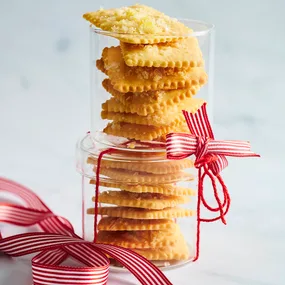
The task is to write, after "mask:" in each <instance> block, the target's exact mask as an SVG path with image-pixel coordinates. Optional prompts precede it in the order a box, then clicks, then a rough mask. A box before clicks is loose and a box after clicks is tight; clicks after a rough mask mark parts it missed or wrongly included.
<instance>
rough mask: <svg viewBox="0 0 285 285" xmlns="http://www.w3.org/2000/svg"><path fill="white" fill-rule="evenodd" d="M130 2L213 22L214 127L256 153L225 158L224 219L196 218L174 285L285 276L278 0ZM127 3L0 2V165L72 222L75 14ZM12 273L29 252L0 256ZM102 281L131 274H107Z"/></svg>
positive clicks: (77, 92) (77, 105) (78, 35)
mask: <svg viewBox="0 0 285 285" xmlns="http://www.w3.org/2000/svg"><path fill="white" fill-rule="evenodd" d="M100 2H101V3H100ZM141 2H143V3H146V4H151V5H153V6H154V7H157V8H159V9H161V10H163V11H165V12H166V13H168V14H170V15H172V16H176V17H181V18H183V17H184V18H194V19H201V20H205V21H208V22H212V23H215V24H216V28H217V37H216V42H217V44H216V82H215V92H216V95H215V102H216V103H215V133H216V134H217V135H216V136H217V137H219V138H225V139H226V138H228V139H246V140H250V141H251V142H252V145H253V148H254V150H255V151H256V152H259V153H261V155H262V158H261V159H239V160H234V159H232V160H231V161H230V167H229V168H228V169H226V171H225V172H224V177H225V180H226V182H227V185H228V187H229V189H230V192H231V194H232V207H231V211H230V213H229V216H228V226H226V227H225V226H222V225H221V224H220V223H215V224H211V225H203V227H202V242H201V246H202V252H201V258H200V260H199V262H197V263H196V264H193V265H190V266H186V267H184V268H181V269H179V270H176V271H170V272H167V273H166V274H167V276H168V277H169V278H170V280H171V281H172V282H173V284H175V285H188V284H193V285H207V284H219V285H224V284H225V285H282V284H285V271H284V268H285V262H284V255H285V222H284V216H285V207H284V202H285V201H284V200H285V199H284V198H285V195H284V189H283V185H284V183H283V181H282V178H283V175H284V158H285V156H284V151H283V149H282V146H283V145H284V143H285V136H284V127H285V120H284V107H285V99H284V97H285V96H284V90H285V80H284V74H285V73H284V63H285V62H284V61H285V52H284V45H285V39H284V27H285V18H284V15H283V13H284V10H285V4H284V1H283V0H279V1H277V0H276V1H274V0H271V1H269V0H264V1H259V0H251V1H248V0H240V1H225V0H215V1H211V0H200V1H194V0H188V1H186V0H184V1H161V0H160V1H141ZM131 3H133V2H132V1H115V0H113V1H106V0H105V1H75V0H73V1H71V0H70V1H67V0H58V1H55V0H49V1H32V0H25V1H20V0H19V1H13V0H9V1H5V0H1V1H0V39H1V42H0V43H1V44H0V175H3V176H6V177H9V178H12V179H15V180H17V181H19V182H21V183H22V184H24V185H27V186H29V187H30V188H32V189H34V190H35V191H36V192H37V193H38V194H39V195H40V197H41V198H42V199H43V200H44V201H45V202H46V203H47V204H48V205H49V206H50V207H51V208H52V210H53V211H54V212H56V213H58V214H60V215H62V216H65V217H67V218H68V219H69V220H70V221H71V222H72V223H73V224H74V226H75V229H76V231H77V232H78V233H80V231H81V230H80V222H81V219H80V207H81V193H80V177H79V175H77V173H76V172H75V164H74V149H75V142H76V140H77V138H78V137H80V136H81V135H83V134H84V133H85V131H86V130H88V128H89V107H88V103H89V93H88V84H89V61H88V58H89V56H88V55H89V42H88V40H89V35H88V28H87V26H88V25H87V23H86V22H85V21H84V20H82V19H81V14H83V12H85V11H89V10H96V9H97V8H99V6H100V4H101V5H104V6H105V7H112V6H121V5H129V4H131ZM2 228H3V227H2ZM5 229H6V230H7V227H6V226H5ZM15 284H17V285H28V284H29V285H30V284H31V274H30V265H29V262H28V261H26V262H23V261H19V260H18V261H12V260H8V259H5V258H3V257H0V285H15ZM108 284H115V285H117V284H130V285H131V284H137V283H136V281H135V280H134V279H133V278H132V277H131V276H129V275H119V276H118V275H111V277H110V282H109V283H108Z"/></svg>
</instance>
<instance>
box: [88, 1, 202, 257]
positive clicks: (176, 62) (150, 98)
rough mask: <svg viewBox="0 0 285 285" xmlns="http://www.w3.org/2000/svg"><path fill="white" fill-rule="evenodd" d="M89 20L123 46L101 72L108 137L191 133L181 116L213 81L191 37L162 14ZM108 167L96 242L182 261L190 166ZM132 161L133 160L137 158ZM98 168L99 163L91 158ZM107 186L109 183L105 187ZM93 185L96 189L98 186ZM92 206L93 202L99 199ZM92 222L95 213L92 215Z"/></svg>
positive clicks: (122, 13) (129, 10) (112, 14)
mask: <svg viewBox="0 0 285 285" xmlns="http://www.w3.org/2000/svg"><path fill="white" fill-rule="evenodd" d="M84 18H85V19H87V20H88V21H90V22H91V23H92V24H94V25H95V26H97V27H99V28H101V29H102V30H103V31H108V33H106V35H108V36H112V37H114V38H117V39H118V40H119V45H118V46H113V47H105V48H104V49H103V51H102V56H101V58H100V59H98V60H97V62H96V66H97V68H98V69H99V70H100V71H102V72H103V73H105V74H106V75H107V78H105V79H104V80H103V82H102V85H103V87H104V88H105V90H106V91H107V92H108V93H110V95H111V97H110V99H109V100H107V101H106V102H105V103H104V104H103V105H102V113H101V116H102V118H103V119H107V120H110V121H111V122H110V123H108V125H107V126H106V128H105V129H104V130H103V131H104V132H105V133H106V134H110V135H115V136H120V137H125V138H127V139H130V140H138V141H165V138H166V135H167V134H168V133H171V132H189V130H188V129H187V126H186V123H185V120H184V117H183V114H182V110H184V109H186V110H188V111H192V112H195V111H196V110H197V109H198V108H199V107H200V106H201V105H202V104H203V103H204V101H203V100H201V99H197V98H194V97H193V95H195V94H196V93H197V92H198V91H199V89H200V88H201V87H202V86H203V85H204V84H205V83H206V82H207V74H206V72H205V70H204V61H203V57H202V52H201V50H200V48H199V44H198V41H197V39H196V38H195V37H191V32H192V30H191V29H189V28H188V27H186V26H184V25H183V24H182V23H180V22H178V21H177V20H175V19H172V18H170V17H168V16H166V15H164V14H163V13H161V12H159V11H157V10H155V9H153V8H150V7H147V6H144V5H134V6H130V7H123V8H120V9H110V10H103V9H101V10H99V11H97V12H92V13H87V14H85V15H84ZM134 154H136V152H133V153H132V155H131V154H130V153H129V151H127V150H126V151H125V155H124V156H125V161H124V160H117V161H116V160H104V159H103V160H102V163H101V168H100V174H101V175H103V176H105V177H109V179H110V181H111V182H100V187H101V190H102V189H105V190H107V191H103V192H101V194H100V196H99V202H100V203H104V204H111V205H115V206H111V207H100V208H99V214H100V215H102V219H101V220H100V222H99V225H98V229H99V232H98V239H97V241H98V242H102V243H108V244H114V245H118V246H123V247H127V248H131V249H133V250H135V251H136V252H138V253H140V254H141V255H143V256H145V257H146V258H148V259H149V260H153V261H157V260H167V261H173V260H184V259H188V258H189V250H188V246H187V244H186V242H185V239H184V237H183V235H182V233H181V231H180V229H179V226H178V225H177V224H176V222H175V221H174V219H175V218H179V217H187V216H192V215H193V214H194V212H193V211H191V210H188V209H185V208H183V207H179V205H180V204H185V203H188V201H189V196H191V195H194V191H193V190H192V189H190V188H184V187H179V186H177V185H176V184H177V183H178V182H179V181H190V180H193V176H192V175H190V174H189V173H187V172H185V171H184V170H185V169H187V168H190V167H193V163H192V161H191V160H189V159H186V160H179V161H165V160H163V159H161V157H160V159H158V157H155V154H153V157H154V160H153V161H150V160H143V159H141V157H140V153H139V152H138V153H137V156H138V159H137V160H135V159H134V157H133V156H134ZM128 156H131V158H130V157H129V159H128ZM88 163H90V164H93V165H94V171H96V165H97V159H96V157H90V158H89V159H88ZM105 181H106V180H105ZM95 183H96V181H95V180H91V184H95ZM93 199H94V197H93ZM88 214H93V215H94V209H88Z"/></svg>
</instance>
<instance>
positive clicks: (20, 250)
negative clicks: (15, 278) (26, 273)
mask: <svg viewBox="0 0 285 285" xmlns="http://www.w3.org/2000/svg"><path fill="white" fill-rule="evenodd" d="M2 191H4V192H8V193H10V194H13V195H15V196H17V197H18V198H20V199H21V200H22V201H23V202H24V204H25V205H26V206H20V205H16V204H7V203H0V223H9V224H13V225H18V226H24V227H28V226H31V225H38V226H39V227H40V229H41V230H42V231H43V232H33V233H25V234H19V235H15V236H10V237H7V238H2V237H1V234H0V252H3V253H5V254H7V255H9V256H11V257H17V256H23V255H28V254H31V253H36V252H40V253H39V254H37V255H36V256H35V257H34V258H33V259H32V273H33V283H34V284H35V285H47V284H53V285H63V284H65V285H67V284H72V285H75V284H80V285H83V284H84V285H95V284H96V285H105V284H107V279H108V273H109V265H110V261H109V259H108V258H107V256H106V254H108V255H109V256H111V257H112V258H114V259H115V260H117V261H118V262H120V263H121V264H122V265H123V266H125V267H126V268H127V269H128V270H129V271H130V272H131V273H132V274H133V275H134V276H135V277H136V278H137V279H138V280H139V281H140V283H141V284H143V285H171V284H172V283H171V282H170V281H169V280H168V279H167V278H166V276H165V275H164V274H163V273H162V272H161V271H160V270H159V269H158V268H157V267H156V266H154V265H153V264H152V263H150V262H149V261H148V260H147V259H145V258H144V257H142V256H140V255H139V254H137V253H135V252H133V251H131V250H129V249H126V248H122V247H119V246H113V245H108V244H98V243H96V244H95V243H91V242H88V241H85V240H83V239H82V238H80V237H79V236H78V235H76V234H75V232H74V230H73V227H72V225H71V224H70V223H69V222H68V221H67V220H66V219H64V218H62V217H59V216H56V215H54V214H53V212H52V211H51V210H50V209H49V208H48V207H47V206H46V205H45V204H44V203H43V202H42V201H41V200H40V198H39V197H38V196H37V195H35V194H34V193H33V192H32V191H31V190H29V189H28V188H26V187H24V186H22V185H20V184H18V183H16V182H14V181H11V180H8V179H5V178H1V177H0V193H1V192H2ZM69 256H70V257H72V258H74V259H76V260H77V261H79V262H81V263H83V264H84V265H85V267H70V266H60V264H61V263H62V262H63V261H64V260H66V259H67V258H68V257H69Z"/></svg>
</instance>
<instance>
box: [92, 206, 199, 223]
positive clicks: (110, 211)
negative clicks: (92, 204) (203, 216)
mask: <svg viewBox="0 0 285 285" xmlns="http://www.w3.org/2000/svg"><path fill="white" fill-rule="evenodd" d="M94 213H95V211H94V208H89V209H87V214H90V215H94ZM98 214H99V215H103V216H109V217H118V218H126V219H142V220H144V219H146V220H149V219H172V218H182V217H191V216H194V215H195V211H193V210H189V209H183V208H178V207H175V208H166V209H163V210H149V209H141V208H129V207H98Z"/></svg>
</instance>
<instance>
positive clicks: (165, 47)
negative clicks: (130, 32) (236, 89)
mask: <svg viewBox="0 0 285 285" xmlns="http://www.w3.org/2000/svg"><path fill="white" fill-rule="evenodd" d="M120 46H121V50H122V54H123V57H124V60H125V63H126V65H128V66H148V67H178V68H182V67H183V68H187V67H199V66H203V64H204V63H203V57H202V52H201V50H200V47H199V43H198V40H197V39H196V38H194V37H188V38H184V39H181V40H179V41H176V42H171V43H160V44H155V45H134V44H128V43H124V42H121V44H120Z"/></svg>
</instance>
